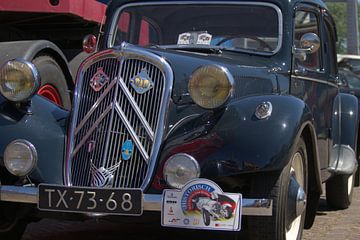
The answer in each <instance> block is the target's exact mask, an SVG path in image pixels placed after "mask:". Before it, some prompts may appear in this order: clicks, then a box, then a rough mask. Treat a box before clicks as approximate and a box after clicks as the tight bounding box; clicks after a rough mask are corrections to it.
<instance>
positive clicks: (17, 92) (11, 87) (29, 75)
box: [0, 59, 40, 102]
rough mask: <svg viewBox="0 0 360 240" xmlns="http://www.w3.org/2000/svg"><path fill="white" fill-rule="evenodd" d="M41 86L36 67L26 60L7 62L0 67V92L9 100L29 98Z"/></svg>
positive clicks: (16, 100) (19, 100)
mask: <svg viewBox="0 0 360 240" xmlns="http://www.w3.org/2000/svg"><path fill="white" fill-rule="evenodd" d="M39 86H40V75H39V73H38V71H37V69H36V67H35V66H34V65H33V64H32V63H30V62H27V61H25V60H22V59H16V60H10V61H8V62H6V63H5V64H4V65H3V66H2V67H1V69H0V93H1V94H2V95H3V96H4V97H5V98H6V99H8V100H9V101H13V102H23V101H26V100H28V99H29V98H30V97H31V96H32V95H33V94H34V93H35V92H36V91H37V90H38V88H39Z"/></svg>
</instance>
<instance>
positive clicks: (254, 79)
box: [149, 48, 279, 103]
mask: <svg viewBox="0 0 360 240" xmlns="http://www.w3.org/2000/svg"><path fill="white" fill-rule="evenodd" d="M149 51H151V52H153V53H155V54H157V55H159V56H161V57H163V58H164V59H165V60H166V61H168V63H169V64H170V66H171V67H172V70H173V73H174V85H173V92H172V97H173V100H174V102H175V103H180V102H182V103H184V102H188V101H191V99H190V98H189V94H188V82H189V79H190V77H191V75H192V73H193V72H194V71H195V70H196V69H198V68H199V67H201V66H206V65H219V66H222V67H226V68H227V69H228V70H229V72H230V73H231V74H232V76H233V78H234V80H235V85H234V99H238V98H242V97H245V96H248V95H259V94H273V93H278V92H279V89H278V86H279V84H278V83H277V77H276V71H273V69H276V68H278V66H277V65H276V64H274V63H273V62H274V61H271V58H269V57H259V56H254V55H250V54H240V53H230V52H226V53H221V54H204V53H196V52H189V51H183V50H182V51H180V50H169V49H152V48H150V49H149Z"/></svg>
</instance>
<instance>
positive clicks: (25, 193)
mask: <svg viewBox="0 0 360 240" xmlns="http://www.w3.org/2000/svg"><path fill="white" fill-rule="evenodd" d="M143 198H144V201H143V204H144V205H143V208H144V211H161V201H162V195H159V194H143ZM0 201H6V202H19V203H30V204H37V203H38V189H37V188H36V187H20V186H6V185H2V186H1V185H0ZM272 207H273V206H272V200H271V199H250V198H243V199H242V215H246V216H271V215H272Z"/></svg>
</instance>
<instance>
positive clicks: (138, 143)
mask: <svg viewBox="0 0 360 240" xmlns="http://www.w3.org/2000/svg"><path fill="white" fill-rule="evenodd" d="M115 110H116V112H117V113H118V114H119V116H120V118H121V120H122V121H123V122H124V125H125V127H126V129H127V130H128V131H129V133H130V135H131V137H132V138H133V140H134V141H135V144H136V146H137V147H138V149H139V151H140V153H141V155H142V156H143V158H144V160H145V162H146V163H149V155H148V154H147V152H146V150H145V149H144V146H143V145H142V144H141V141H140V139H139V138H138V136H137V135H136V133H135V130H134V129H133V128H132V127H131V124H130V122H129V120H128V119H127V117H126V115H125V113H124V112H123V110H122V109H121V107H120V105H119V103H117V102H116V103H115Z"/></svg>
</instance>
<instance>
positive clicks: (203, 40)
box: [196, 33, 212, 45]
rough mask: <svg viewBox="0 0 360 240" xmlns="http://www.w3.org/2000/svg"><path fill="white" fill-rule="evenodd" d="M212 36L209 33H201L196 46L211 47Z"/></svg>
mask: <svg viewBox="0 0 360 240" xmlns="http://www.w3.org/2000/svg"><path fill="white" fill-rule="evenodd" d="M211 39H212V36H211V34H208V33H201V34H199V35H198V38H197V41H196V44H199V45H210V43H211Z"/></svg>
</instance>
